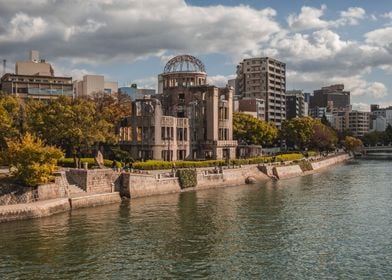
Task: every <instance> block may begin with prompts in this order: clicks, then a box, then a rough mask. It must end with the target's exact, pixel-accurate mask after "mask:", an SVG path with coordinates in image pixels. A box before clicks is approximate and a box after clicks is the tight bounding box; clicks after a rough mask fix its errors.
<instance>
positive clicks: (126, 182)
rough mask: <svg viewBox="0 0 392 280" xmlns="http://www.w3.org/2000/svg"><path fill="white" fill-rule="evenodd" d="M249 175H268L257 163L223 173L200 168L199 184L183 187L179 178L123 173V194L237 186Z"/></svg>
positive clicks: (141, 194)
mask: <svg viewBox="0 0 392 280" xmlns="http://www.w3.org/2000/svg"><path fill="white" fill-rule="evenodd" d="M248 177H253V178H255V179H256V180H257V181H266V180H268V179H269V178H268V176H267V175H265V174H263V173H262V172H261V171H260V170H259V169H258V167H257V165H248V166H244V167H239V168H234V169H223V173H216V174H214V173H208V172H206V170H198V172H197V186H196V187H194V188H188V189H181V187H180V184H179V181H178V178H176V177H174V178H162V179H159V178H158V177H157V176H153V175H144V174H123V179H122V183H123V185H122V188H121V190H120V193H121V195H122V196H126V197H130V198H136V197H143V196H150V195H158V194H167V193H176V192H181V191H189V190H197V189H206V188H216V187H227V186H237V185H243V184H245V180H246V178H248Z"/></svg>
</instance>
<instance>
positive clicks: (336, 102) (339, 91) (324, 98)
mask: <svg viewBox="0 0 392 280" xmlns="http://www.w3.org/2000/svg"><path fill="white" fill-rule="evenodd" d="M348 106H350V92H349V91H345V90H344V85H343V84H337V85H331V86H327V87H322V88H321V89H318V90H315V91H314V92H313V96H310V103H309V109H313V108H315V107H325V108H327V111H328V112H332V111H340V110H345V109H346V108H347V107H348Z"/></svg>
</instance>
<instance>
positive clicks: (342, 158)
mask: <svg viewBox="0 0 392 280" xmlns="http://www.w3.org/2000/svg"><path fill="white" fill-rule="evenodd" d="M350 158H351V157H350V155H348V154H343V155H339V156H336V157H331V158H327V159H323V160H321V161H315V162H311V163H310V164H311V165H312V168H313V170H318V169H322V168H326V167H328V166H331V165H334V164H337V163H340V162H343V161H346V160H348V159H350Z"/></svg>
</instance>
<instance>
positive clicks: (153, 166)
mask: <svg viewBox="0 0 392 280" xmlns="http://www.w3.org/2000/svg"><path fill="white" fill-rule="evenodd" d="M303 157H304V156H303V155H302V154H300V153H292V154H282V155H278V156H276V157H273V156H264V157H258V158H247V159H232V160H230V161H229V164H230V165H247V164H259V163H268V162H273V161H274V158H275V162H280V161H290V160H299V159H302V158H303ZM225 164H226V162H225V161H224V160H204V161H176V162H169V161H163V160H147V161H144V162H135V163H133V165H132V167H133V168H134V169H141V170H162V169H172V168H173V167H175V168H202V167H214V166H222V165H225Z"/></svg>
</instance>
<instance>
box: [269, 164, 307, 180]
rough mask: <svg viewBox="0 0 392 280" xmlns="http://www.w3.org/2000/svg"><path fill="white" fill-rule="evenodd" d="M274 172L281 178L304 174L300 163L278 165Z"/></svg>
mask: <svg viewBox="0 0 392 280" xmlns="http://www.w3.org/2000/svg"><path fill="white" fill-rule="evenodd" d="M273 173H274V175H275V176H276V177H278V178H279V179H286V178H291V177H295V176H300V175H302V174H303V172H302V169H301V167H300V166H299V165H289V166H276V167H274V168H273Z"/></svg>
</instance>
